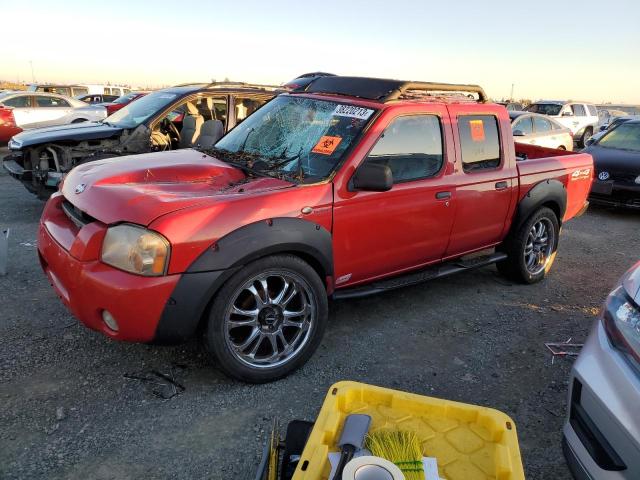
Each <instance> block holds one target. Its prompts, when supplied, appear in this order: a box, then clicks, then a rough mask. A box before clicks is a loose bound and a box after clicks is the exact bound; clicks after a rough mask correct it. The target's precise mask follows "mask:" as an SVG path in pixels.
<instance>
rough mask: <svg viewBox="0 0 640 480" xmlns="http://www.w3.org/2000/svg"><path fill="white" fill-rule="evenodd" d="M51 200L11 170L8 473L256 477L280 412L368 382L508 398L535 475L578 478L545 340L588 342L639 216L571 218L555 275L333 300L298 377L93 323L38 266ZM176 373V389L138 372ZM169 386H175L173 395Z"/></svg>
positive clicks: (304, 412)
mask: <svg viewBox="0 0 640 480" xmlns="http://www.w3.org/2000/svg"><path fill="white" fill-rule="evenodd" d="M42 208H43V204H42V203H41V202H40V201H39V200H37V199H36V198H34V197H33V196H32V195H31V194H29V193H28V192H27V191H26V190H25V189H24V188H23V187H22V186H21V185H20V184H18V183H17V182H16V181H14V180H13V179H11V178H10V177H8V176H6V175H4V174H3V173H2V174H0V226H2V228H3V229H4V228H6V227H9V228H10V229H11V237H10V247H9V248H10V258H9V273H8V275H7V276H5V277H0V289H1V290H2V291H3V292H5V295H3V297H2V303H1V304H0V339H1V342H2V347H1V348H0V425H2V429H1V430H0V477H1V478H5V479H13V478H51V479H56V478H65V479H83V480H88V479H112V478H118V479H128V478H132V479H133V478H225V479H251V478H253V475H254V472H255V469H256V465H257V463H258V457H259V454H260V451H261V448H262V446H263V444H264V442H265V440H266V436H267V431H268V430H269V425H270V421H271V419H272V418H274V417H278V418H279V419H280V421H281V422H282V423H286V422H288V421H289V420H291V419H294V418H301V419H313V418H314V417H315V415H316V414H317V412H318V409H319V408H320V405H321V402H322V399H323V396H324V393H325V392H326V390H327V389H328V388H329V386H330V385H331V384H332V383H334V382H336V381H338V380H343V379H351V380H358V381H363V382H368V383H372V384H376V385H382V386H387V387H391V388H396V389H401V390H406V391H410V392H415V393H419V394H426V395H432V396H436V397H442V398H448V399H452V400H459V401H462V402H470V403H477V404H481V405H487V406H491V407H494V408H497V409H500V410H503V411H504V412H506V413H507V414H509V415H510V416H512V418H513V419H514V420H515V422H516V424H517V427H518V433H519V438H520V447H521V450H522V456H523V460H524V464H525V470H526V474H527V478H529V479H548V478H554V479H557V480H562V479H569V478H570V475H569V473H568V470H567V468H566V466H565V462H564V459H563V457H562V453H561V449H560V439H561V427H562V423H563V416H564V411H565V403H566V402H565V397H566V391H567V381H566V379H567V376H568V373H569V369H570V367H571V362H570V361H569V360H566V359H564V360H563V359H560V360H559V361H556V362H555V363H554V364H552V363H551V358H550V356H549V354H548V352H547V351H546V349H545V347H544V345H543V343H544V342H545V341H565V340H567V339H568V338H570V337H571V338H573V340H574V341H576V342H582V341H583V340H584V339H585V337H586V335H587V333H588V330H589V328H590V326H591V324H592V323H593V321H594V318H595V316H596V315H597V311H598V308H599V306H600V304H601V303H602V301H603V299H604V298H605V296H606V294H607V293H608V291H609V290H610V288H611V286H612V285H613V284H614V283H615V281H616V280H617V278H618V277H619V276H620V275H621V274H622V273H623V272H624V271H625V270H626V269H627V268H628V267H629V266H631V264H632V263H633V262H634V261H635V260H637V257H638V251H639V248H638V247H639V246H640V244H639V242H640V240H639V237H638V235H637V232H638V226H639V225H640V214H637V213H634V212H625V211H612V210H605V209H597V208H592V209H590V210H589V212H588V213H587V214H586V215H585V216H583V217H582V218H579V219H577V220H574V221H572V222H570V223H569V224H567V225H566V227H565V228H564V231H563V235H562V238H561V242H560V250H559V254H558V256H557V259H556V263H555V265H554V268H553V270H552V273H551V275H550V277H549V278H548V279H547V280H545V281H544V282H542V283H540V284H537V285H534V286H522V285H512V284H510V283H508V282H506V281H505V280H503V279H502V278H501V277H500V276H498V274H497V273H496V271H495V268H493V267H487V268H483V269H480V270H477V271H474V272H470V273H467V274H462V275H459V276H456V277H451V278H448V279H442V280H437V281H433V282H431V283H428V284H424V285H421V286H416V287H412V288H406V289H403V290H399V291H396V292H391V293H388V294H384V295H380V296H378V297H373V298H369V299H360V300H350V301H342V302H337V303H334V304H333V305H332V306H331V314H330V324H329V328H328V331H327V334H326V336H325V338H324V341H323V342H322V345H321V347H320V348H319V350H318V351H317V353H316V354H315V356H314V357H313V358H312V359H311V361H310V362H309V363H308V364H307V365H306V366H305V367H304V368H303V369H301V370H300V371H298V372H297V373H295V374H293V375H291V376H290V377H288V378H287V379H285V380H282V381H279V382H276V383H272V384H268V385H262V386H252V385H244V384H241V383H238V382H235V381H232V380H229V379H228V378H226V377H225V376H223V375H222V374H221V373H220V372H219V371H218V370H216V368H215V366H214V365H212V364H211V361H210V360H209V359H208V357H207V356H206V354H205V353H204V352H203V351H202V350H201V348H200V346H199V344H198V343H197V342H195V341H194V342H192V343H189V344H187V345H183V346H180V347H156V346H147V345H130V344H123V343H117V342H114V341H111V340H108V339H107V338H104V337H103V336H101V335H100V334H98V333H96V332H93V331H89V330H87V329H86V328H84V327H82V326H81V325H80V324H78V322H76V321H75V320H74V318H73V317H72V316H71V315H70V314H69V313H68V312H67V311H66V309H65V308H64V307H63V305H62V304H61V302H60V301H59V300H58V298H57V297H56V296H55V294H54V292H53V290H52V289H51V288H50V286H49V284H48V282H47V280H46V279H45V277H44V275H43V274H42V272H41V270H40V266H39V264H38V261H37V257H36V247H35V238H36V228H37V221H38V218H39V216H40V213H41V211H42ZM150 369H157V370H159V371H162V372H167V373H168V372H172V373H173V375H174V376H175V378H176V379H177V380H178V381H179V382H180V383H181V384H183V385H184V386H185V388H186V389H185V391H184V392H183V393H182V394H180V395H177V396H174V397H173V398H170V399H168V400H164V399H161V398H159V397H158V396H156V395H154V394H153V393H152V392H151V389H150V388H149V387H148V386H147V385H145V384H143V383H142V382H140V381H138V380H132V379H127V378H125V377H124V375H125V374H127V373H129V374H131V373H136V372H145V371H148V370H150ZM165 393H168V392H165Z"/></svg>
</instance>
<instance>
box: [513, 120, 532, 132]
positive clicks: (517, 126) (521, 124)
mask: <svg viewBox="0 0 640 480" xmlns="http://www.w3.org/2000/svg"><path fill="white" fill-rule="evenodd" d="M516 130H520V131H521V132H522V133H524V134H525V135H530V134H531V133H533V125H532V124H531V117H526V118H523V119H521V120H518V121H517V122H516V123H514V124H513V131H514V132H515V131H516Z"/></svg>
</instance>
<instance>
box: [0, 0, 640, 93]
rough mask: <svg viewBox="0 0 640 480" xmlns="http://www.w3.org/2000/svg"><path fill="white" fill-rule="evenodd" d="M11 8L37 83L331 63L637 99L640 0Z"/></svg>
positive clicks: (17, 53)
mask: <svg viewBox="0 0 640 480" xmlns="http://www.w3.org/2000/svg"><path fill="white" fill-rule="evenodd" d="M0 12H2V19H3V20H2V38H3V41H2V42H0V80H8V81H27V82H31V81H32V71H31V65H33V77H34V78H35V80H36V81H39V82H45V81H47V82H61V83H107V82H111V83H114V84H115V83H124V84H130V85H132V86H134V87H147V86H151V87H158V86H163V85H171V84H176V83H183V82H200V81H209V80H211V79H216V80H223V79H225V78H229V79H231V80H236V81H246V82H254V83H268V84H281V83H283V82H285V81H288V80H290V79H292V78H294V77H296V76H297V75H299V74H301V73H306V72H310V71H327V72H332V73H336V74H341V75H358V76H372V77H387V78H400V79H406V80H422V81H432V82H451V83H475V84H480V85H481V86H483V87H484V89H485V90H486V92H487V94H488V95H489V96H491V97H493V98H494V99H501V98H508V97H509V96H510V92H511V88H512V84H513V89H514V97H515V98H527V99H531V100H536V99H541V98H547V99H574V100H575V99H580V100H585V101H592V102H605V101H608V102H613V103H617V102H625V103H637V104H640V88H638V87H639V85H640V2H639V1H637V0H613V1H608V2H605V1H602V0H599V1H592V0H582V1H563V0H555V1H549V0H533V1H520V2H517V1H513V0H494V1H491V0H484V1H479V0H478V1H466V0H465V1H461V0H460V1H459V0H449V1H442V0H440V1H438V2H432V1H419V0H412V1H409V0H393V1H389V0H387V1H379V0H369V1H359V0H357V1H356V0H354V1H348V0H343V1H334V0H324V1H322V2H318V1H315V2H309V1H297V2H294V1H275V0H274V1H270V2H268V1H254V0H241V1H238V0H236V1H228V0H227V1H224V2H219V1H205V0H180V1H175V0H172V1H165V0H156V1H153V2H142V1H135V0H129V1H120V0H109V1H107V2H104V1H101V2H97V1H93V0H85V1H76V0H58V1H56V2H51V1H50V0H48V1H39V0H38V1H30V0H23V1H20V2H17V1H15V0H12V1H8V0H0ZM15 19H19V20H18V21H14V20H15ZM25 19H26V20H25Z"/></svg>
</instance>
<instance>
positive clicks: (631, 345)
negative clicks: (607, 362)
mask: <svg viewBox="0 0 640 480" xmlns="http://www.w3.org/2000/svg"><path fill="white" fill-rule="evenodd" d="M604 326H605V328H606V330H607V334H608V336H609V339H610V340H611V343H612V344H613V346H614V347H615V348H617V349H618V350H620V351H621V352H623V353H624V354H625V356H626V357H627V358H628V359H629V361H630V362H631V363H632V364H635V366H636V368H638V369H640V308H639V307H638V305H636V304H635V303H634V302H633V300H631V298H629V297H628V295H627V293H626V291H625V289H624V287H622V286H620V287H618V288H616V289H615V290H614V291H613V292H611V294H609V297H608V298H607V302H606V303H605V307H604Z"/></svg>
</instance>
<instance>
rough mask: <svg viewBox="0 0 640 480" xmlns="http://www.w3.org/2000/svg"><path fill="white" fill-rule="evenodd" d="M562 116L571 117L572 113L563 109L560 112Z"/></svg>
mask: <svg viewBox="0 0 640 480" xmlns="http://www.w3.org/2000/svg"><path fill="white" fill-rule="evenodd" d="M562 116H563V117H573V113H571V112H568V111H565V112H562Z"/></svg>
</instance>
